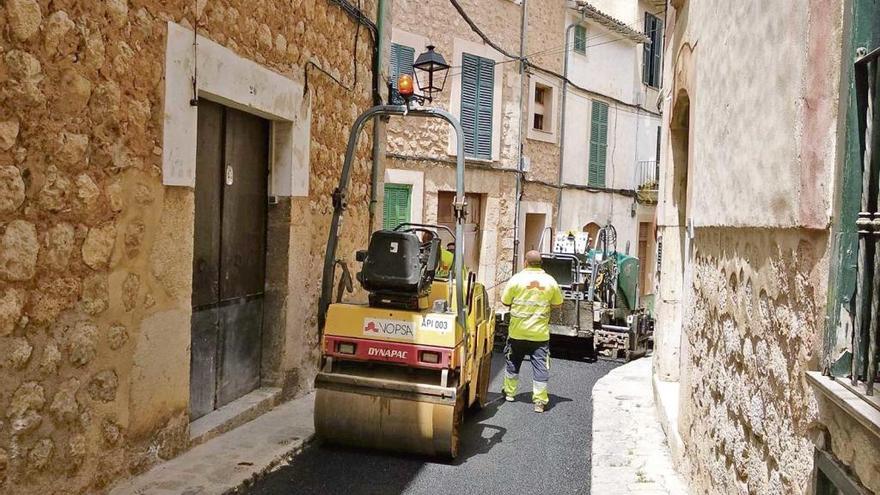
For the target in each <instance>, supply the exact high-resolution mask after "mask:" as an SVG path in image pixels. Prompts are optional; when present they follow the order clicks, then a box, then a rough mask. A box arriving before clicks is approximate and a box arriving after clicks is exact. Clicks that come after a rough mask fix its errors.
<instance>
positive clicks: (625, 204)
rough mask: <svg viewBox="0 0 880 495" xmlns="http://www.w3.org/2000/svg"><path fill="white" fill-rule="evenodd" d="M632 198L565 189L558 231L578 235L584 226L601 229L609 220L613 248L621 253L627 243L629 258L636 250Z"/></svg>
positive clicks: (636, 234)
mask: <svg viewBox="0 0 880 495" xmlns="http://www.w3.org/2000/svg"><path fill="white" fill-rule="evenodd" d="M634 201H635V199H634V198H631V197H629V196H621V195H619V194H611V193H605V192H595V191H583V190H578V189H567V190H565V191H563V193H562V207H561V208H560V209H559V216H560V222H561V224H560V227H561V228H562V229H565V230H568V229H573V230H577V231H580V230H582V229H583V227H584V226H585V225H587V224H588V223H591V222H593V223H597V224H599V225H600V226H602V225H605V223H606V222H608V221H609V220H610V221H611V224H612V225H614V227H615V228H616V229H617V248H618V250H620V251H621V252H623V251H624V250H625V248H626V245H627V243H629V245H630V254H632V255H633V256H635V255H636V254H637V253H636V250H637V248H638V235H639V222H638V216H633V215H632V214H631V211H632V205H633V202H634Z"/></svg>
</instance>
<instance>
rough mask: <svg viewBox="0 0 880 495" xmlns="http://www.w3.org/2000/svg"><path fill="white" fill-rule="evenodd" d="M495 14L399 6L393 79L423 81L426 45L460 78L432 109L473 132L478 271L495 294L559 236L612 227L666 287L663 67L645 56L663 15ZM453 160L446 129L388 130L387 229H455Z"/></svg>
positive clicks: (588, 9)
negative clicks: (660, 208) (659, 223)
mask: <svg viewBox="0 0 880 495" xmlns="http://www.w3.org/2000/svg"><path fill="white" fill-rule="evenodd" d="M489 3H490V4H491V5H487V4H486V2H475V1H469V2H468V1H462V2H458V5H459V7H460V10H461V12H459V9H456V8H455V6H454V5H452V4H451V3H450V2H447V1H441V0H432V1H427V2H411V1H407V0H398V1H396V2H394V7H393V15H392V18H393V20H392V24H393V28H392V35H391V36H392V44H391V51H392V54H391V56H390V59H389V60H390V62H391V63H390V65H389V73H390V74H391V75H392V76H393V77H392V79H393V78H394V76H396V75H398V74H400V73H412V61H413V60H414V59H415V57H417V56H418V55H419V53H421V52H422V51H424V50H425V47H426V46H427V45H433V46H435V47H436V48H435V49H436V51H438V52H439V53H441V54H443V55H444V56H445V57H446V59H447V62H448V63H449V64H450V65H451V66H452V68H451V69H450V73H449V77H448V79H447V81H446V91H444V92H443V93H441V94H440V95H439V97H438V98H437V99H435V101H434V102H433V104H434V105H437V106H440V107H443V108H447V109H448V110H450V111H451V112H452V113H453V114H454V115H456V116H457V117H459V118H460V119H461V121H462V123H463V124H464V127H465V134H466V137H465V139H466V141H465V152H466V154H467V167H468V171H467V174H466V183H467V184H466V186H465V188H466V191H467V193H468V203H469V210H470V211H469V220H468V228H467V231H468V232H467V237H466V239H465V242H466V244H467V246H468V249H467V251H468V253H467V256H468V259H467V260H466V262H467V263H468V264H469V266H471V267H472V268H473V269H474V270H475V271H476V272H477V276H478V278H479V279H480V280H481V281H483V282H484V283H485V284H486V285H487V287H489V288H490V293H495V292H497V289H499V288H500V287H501V286H502V284H503V283H504V281H506V280H507V279H508V278H509V277H510V275H511V273H512V272H514V271H517V270H518V269H519V266H520V265H521V261H522V256H523V253H525V252H526V251H528V250H531V249H538V250H544V251H549V250H550V246H551V242H552V237H553V235H554V233H555V232H559V231H566V230H571V229H575V230H582V229H595V230H597V229H598V227H599V226H600V225H604V224H605V223H607V222H608V221H609V220H610V221H611V222H612V223H614V224H615V226H616V227H617V228H618V232H619V242H618V246H619V248H620V250H621V251H623V250H624V249H625V247H626V246H627V245H629V246H630V251H631V253H632V254H634V255H643V256H644V258H645V259H646V260H647V262H646V263H645V265H644V266H645V269H644V270H643V271H644V272H645V273H647V274H649V275H651V274H653V258H654V255H653V253H654V252H655V249H654V223H653V222H654V220H653V219H654V203H655V202H656V184H657V180H656V179H657V176H656V169H657V167H656V165H657V162H656V160H657V150H658V148H657V139H658V134H657V132H658V128H659V112H658V111H657V105H656V103H657V101H658V98H657V97H658V89H659V86H660V77H659V76H660V71H659V59H660V58H659V57H660V54H659V52H655V51H654V49H653V48H649V49H644V48H643V43H645V42H646V41H649V39H650V38H649V37H648V36H645V35H644V34H643V33H642V29H643V28H644V27H645V26H646V25H647V24H646V22H648V19H649V18H650V19H653V20H654V21H656V23H654V24H651V25H650V26H651V28H652V34H654V33H656V34H655V35H656V36H658V39H659V36H660V34H661V33H662V26H659V25H658V24H657V23H662V21H661V19H660V18H661V11H662V10H663V7H662V4H656V3H644V2H637V1H635V0H633V1H631V2H608V4H609V6H610V7H613V8H617V9H619V5H618V4H619V3H625V4H626V5H627V8H626V9H625V10H620V11H619V12H618V11H615V12H617V13H618V14H619V15H623V16H624V17H623V18H625V19H626V20H627V21H626V23H624V22H623V21H619V20H616V19H614V18H613V17H612V16H611V15H610V14H606V13H604V12H603V11H601V10H599V8H598V7H594V6H593V5H591V4H586V3H584V2H561V1H544V0H531V1H525V2H520V1H510V0H492V1H491V2H489ZM465 17H467V19H468V20H470V21H471V23H472V24H473V25H475V26H476V27H477V28H478V29H479V30H480V31H481V33H482V36H481V34H480V33H477V32H476V31H475V30H474V27H473V26H471V25H470V24H469V23H468V22H467V20H466V19H465ZM575 24H577V25H578V26H580V27H579V28H578V29H570V28H569V27H570V26H574V25H575ZM517 27H518V28H519V29H517ZM520 39H522V40H523V42H522V44H521V45H520ZM492 44H494V45H495V46H494V47H493V46H492ZM660 45H662V44H661V43H657V44H656V46H658V47H659V46H660ZM646 54H647V58H646ZM521 58H525V59H526V60H527V62H526V63H524V64H521V63H520V59H521ZM655 58H656V61H654V59H655ZM643 60H648V63H647V64H646V67H647V69H645V70H644V71H643V69H642V63H643ZM652 64H653V65H652ZM654 67H656V69H655V68H654ZM566 72H567V76H568V77H566ZM643 72H644V75H643ZM621 86H622V88H623V89H620V88H621ZM593 102H596V105H592V103H593ZM593 107H595V108H596V110H597V111H596V112H595V113H596V118H595V119H594V118H592V117H591V112H593V110H592V109H593ZM600 107H601V109H602V110H603V111H602V112H599V111H598V110H599V109H600ZM652 108H653V109H652ZM600 114H601V115H600ZM594 121H595V122H594ZM453 153H454V138H453V137H452V135H451V132H450V131H449V130H448V129H447V127H446V124H439V123H438V124H433V123H422V122H411V121H407V122H406V123H400V122H398V123H391V124H390V125H389V127H388V147H387V156H386V157H387V160H386V162H385V163H384V167H385V171H384V177H383V179H384V193H383V195H382V198H381V201H382V203H383V205H382V206H381V208H380V209H381V211H382V212H383V216H384V218H385V220H384V221H383V223H384V226H385V227H387V228H392V227H393V226H394V225H396V224H397V223H400V222H403V221H412V222H426V223H440V224H451V222H452V209H451V201H452V191H453V190H454V188H455V183H454V168H453V164H454V161H453V158H454V157H453ZM563 155H564V158H563ZM640 166H641V169H640V168H639V167H640ZM518 177H521V180H518ZM591 177H592V179H591ZM643 287H646V288H652V287H653V281H652V278H651V277H649V278H646V280H645V282H644V283H643ZM645 292H653V291H652V290H646V291H645Z"/></svg>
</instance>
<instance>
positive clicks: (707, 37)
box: [660, 1, 843, 228]
mask: <svg viewBox="0 0 880 495" xmlns="http://www.w3.org/2000/svg"><path fill="white" fill-rule="evenodd" d="M841 5H842V3H841V2H831V3H826V4H818V3H816V2H809V3H804V2H797V1H782V2H774V3H773V4H772V5H766V6H765V7H766V8H762V9H761V10H760V11H756V10H754V9H751V8H748V7H747V6H745V5H743V4H741V3H738V2H687V3H686V4H685V6H684V8H683V9H682V10H677V11H675V12H674V13H670V17H669V19H670V26H668V29H674V32H672V33H668V34H670V36H671V43H667V52H666V54H665V55H666V74H665V76H666V77H665V78H664V81H666V83H667V84H666V86H667V87H669V88H670V92H669V93H668V94H669V95H670V96H669V97H668V98H671V99H672V100H673V101H672V102H671V103H673V104H674V102H675V99H676V98H677V97H678V95H679V91H687V92H688V94H689V96H690V101H691V116H690V123H691V133H692V134H691V143H692V144H691V160H692V164H693V165H692V166H691V167H690V171H689V181H690V184H689V190H690V197H689V198H688V200H687V202H688V208H689V211H690V212H691V213H690V217H691V218H692V219H693V221H694V224H695V225H696V226H726V227H759V226H764V227H781V228H787V227H798V226H802V227H810V228H826V227H827V226H828V223H829V219H830V213H829V212H830V205H831V199H832V194H831V191H832V182H833V178H832V172H833V170H834V167H833V166H831V164H832V163H833V162H834V160H835V159H836V158H835V157H836V153H837V148H838V136H837V134H836V130H837V125H838V124H837V122H838V120H837V110H838V104H839V102H838V94H839V89H838V88H839V80H840V53H841V51H842V49H841V46H842V45H841V43H842V29H843V27H842V18H841V9H842V7H841ZM673 20H674V22H672V21H673ZM805 39H810V40H814V41H815V42H811V43H809V44H805V43H803V40H805ZM763 40H773V45H774V48H773V50H767V49H766V45H765V44H764V41H763ZM685 45H687V46H689V47H691V48H688V49H684V48H683V47H685ZM809 46H816V47H821V48H817V49H815V50H812V51H811V52H809V53H808V47H809ZM682 50H684V51H682ZM689 50H693V54H692V55H689V54H687V53H685V52H687V51H689ZM808 56H809V60H808ZM685 59H690V61H689V62H687V67H685V66H684V65H683V64H684V63H685ZM768 67H773V68H778V70H767V68H768ZM783 68H784V69H783ZM727 74H739V75H742V77H726V76H725V75H727ZM746 75H747V76H746ZM671 108H672V107H670V109H671ZM668 113H669V112H667V115H668ZM667 151H669V149H668V148H667ZM663 155H664V157H665V159H668V158H669V157H670V156H671V154H670V153H663ZM663 169H664V171H665V172H666V173H667V174H672V172H673V171H672V167H670V166H664V167H663ZM665 182H666V183H667V184H671V175H670V176H669V177H668V178H667V180H666V181H665ZM744 198H748V201H744V200H743V199H744ZM662 200H663V202H664V203H667V205H665V206H662V207H661V209H660V210H661V218H662V219H663V223H664V224H668V225H672V224H673V222H674V221H675V220H674V219H673V218H671V217H672V216H674V215H675V212H674V211H673V208H671V206H670V205H668V203H670V202H671V196H670V195H669V194H667V195H663V197H662ZM718 205H727V207H724V208H719V207H718Z"/></svg>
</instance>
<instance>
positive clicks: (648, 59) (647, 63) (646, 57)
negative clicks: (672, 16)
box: [642, 12, 654, 86]
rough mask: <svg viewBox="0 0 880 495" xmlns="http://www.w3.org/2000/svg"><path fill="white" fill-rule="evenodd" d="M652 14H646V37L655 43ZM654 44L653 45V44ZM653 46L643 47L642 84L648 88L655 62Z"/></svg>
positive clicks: (646, 45) (645, 44) (645, 45)
mask: <svg viewBox="0 0 880 495" xmlns="http://www.w3.org/2000/svg"><path fill="white" fill-rule="evenodd" d="M651 17H652V16H651V14H649V13H647V12H645V36H647V37H648V38H650V39H651V41H652V42H653V41H654V38H653V36H652V33H651ZM652 44H653V43H652ZM652 44H648V43H644V44H643V45H642V82H643V83H644V84H646V85H648V86H650V85H651V65H652V64H653V61H654V55H653V53H652V52H651V46H652Z"/></svg>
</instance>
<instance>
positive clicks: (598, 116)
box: [587, 100, 608, 187]
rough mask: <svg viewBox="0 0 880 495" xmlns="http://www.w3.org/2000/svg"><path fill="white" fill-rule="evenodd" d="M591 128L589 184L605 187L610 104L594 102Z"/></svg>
mask: <svg viewBox="0 0 880 495" xmlns="http://www.w3.org/2000/svg"><path fill="white" fill-rule="evenodd" d="M592 106H593V110H592V114H591V126H590V162H589V174H588V177H587V184H588V185H590V186H594V187H605V163H606V158H607V157H606V150H607V149H608V104H607V103H603V102H601V101H596V100H593V105H592Z"/></svg>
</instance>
